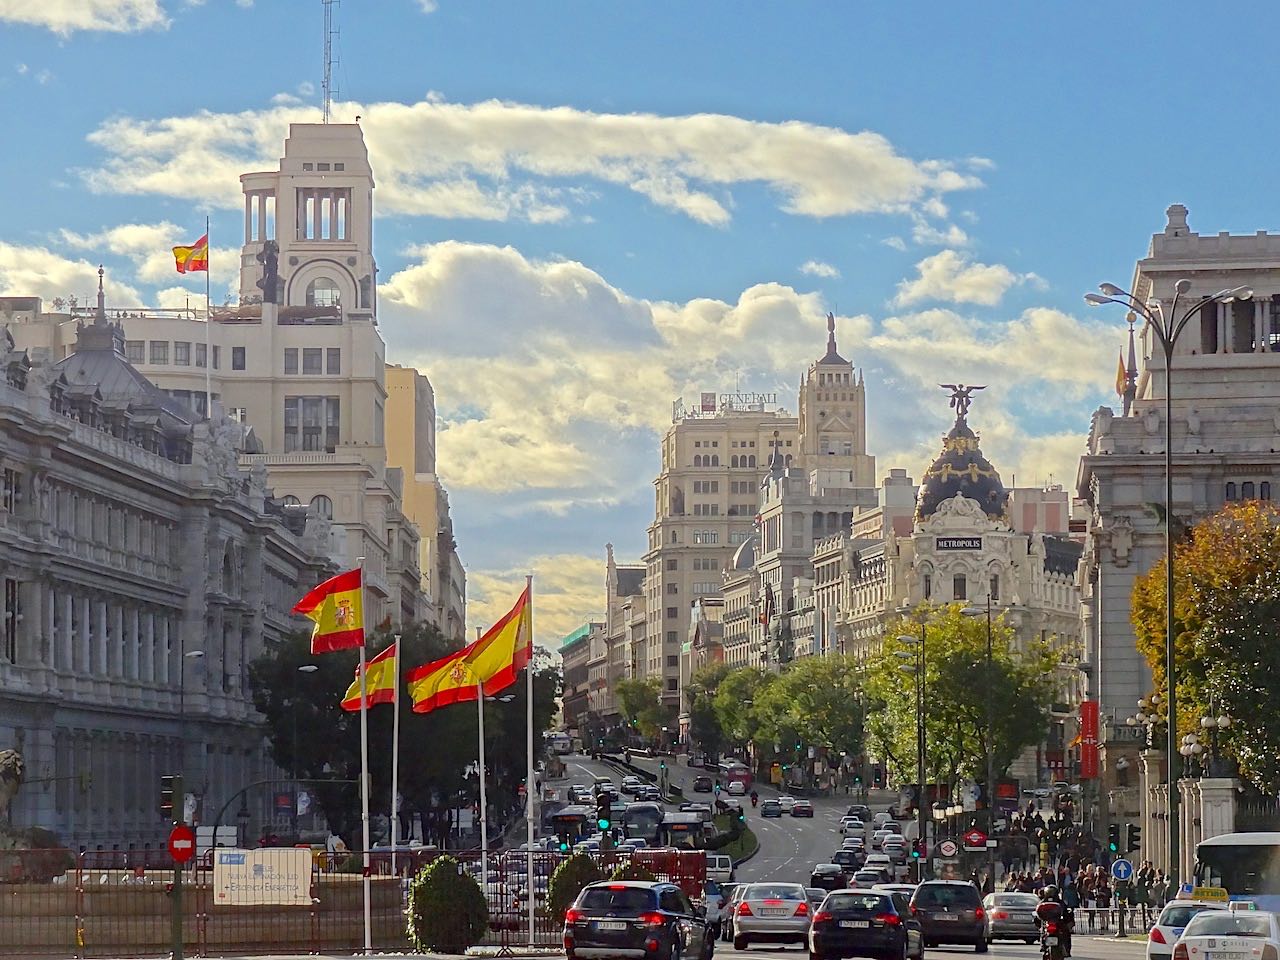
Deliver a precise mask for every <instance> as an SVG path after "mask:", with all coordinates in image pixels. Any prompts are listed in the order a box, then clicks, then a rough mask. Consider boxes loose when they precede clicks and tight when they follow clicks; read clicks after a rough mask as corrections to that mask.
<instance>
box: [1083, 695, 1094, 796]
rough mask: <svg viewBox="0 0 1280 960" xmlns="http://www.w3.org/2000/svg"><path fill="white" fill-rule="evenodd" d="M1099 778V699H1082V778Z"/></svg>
mask: <svg viewBox="0 0 1280 960" xmlns="http://www.w3.org/2000/svg"><path fill="white" fill-rule="evenodd" d="M1097 778H1098V701H1097V700H1082V701H1080V779H1082V780H1096V779H1097Z"/></svg>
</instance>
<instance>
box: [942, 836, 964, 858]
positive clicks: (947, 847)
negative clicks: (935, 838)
mask: <svg viewBox="0 0 1280 960" xmlns="http://www.w3.org/2000/svg"><path fill="white" fill-rule="evenodd" d="M959 852H960V851H959V849H958V848H957V847H956V842H955V841H954V840H943V841H942V842H941V843H939V844H938V854H939V856H943V857H954V856H955V855H956V854H957V853H959Z"/></svg>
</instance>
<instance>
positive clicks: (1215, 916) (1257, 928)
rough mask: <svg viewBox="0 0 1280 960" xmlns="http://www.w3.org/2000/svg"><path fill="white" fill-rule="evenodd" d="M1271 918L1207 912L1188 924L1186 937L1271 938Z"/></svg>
mask: <svg viewBox="0 0 1280 960" xmlns="http://www.w3.org/2000/svg"><path fill="white" fill-rule="evenodd" d="M1270 935H1271V918H1270V917H1269V916H1268V915H1266V914H1261V915H1255V916H1252V917H1251V916H1249V914H1247V913H1228V912H1227V911H1225V910H1205V911H1204V912H1202V913H1200V914H1198V915H1197V916H1195V917H1193V918H1192V920H1191V922H1190V923H1189V924H1187V929H1186V931H1185V932H1184V933H1183V936H1184V937H1269V936H1270Z"/></svg>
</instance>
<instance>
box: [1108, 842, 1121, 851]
mask: <svg viewBox="0 0 1280 960" xmlns="http://www.w3.org/2000/svg"><path fill="white" fill-rule="evenodd" d="M1107 849H1108V850H1110V851H1111V852H1112V853H1115V852H1116V851H1118V850H1119V849H1120V844H1118V843H1108V844H1107Z"/></svg>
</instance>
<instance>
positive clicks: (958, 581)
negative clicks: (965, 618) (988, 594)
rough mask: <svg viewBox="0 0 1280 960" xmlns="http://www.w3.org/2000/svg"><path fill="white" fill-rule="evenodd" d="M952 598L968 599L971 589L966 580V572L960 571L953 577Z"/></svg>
mask: <svg viewBox="0 0 1280 960" xmlns="http://www.w3.org/2000/svg"><path fill="white" fill-rule="evenodd" d="M951 599H952V600H968V599H969V589H968V587H967V586H966V585H965V582H964V574H963V573H958V574H956V575H955V576H954V577H952V578H951Z"/></svg>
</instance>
